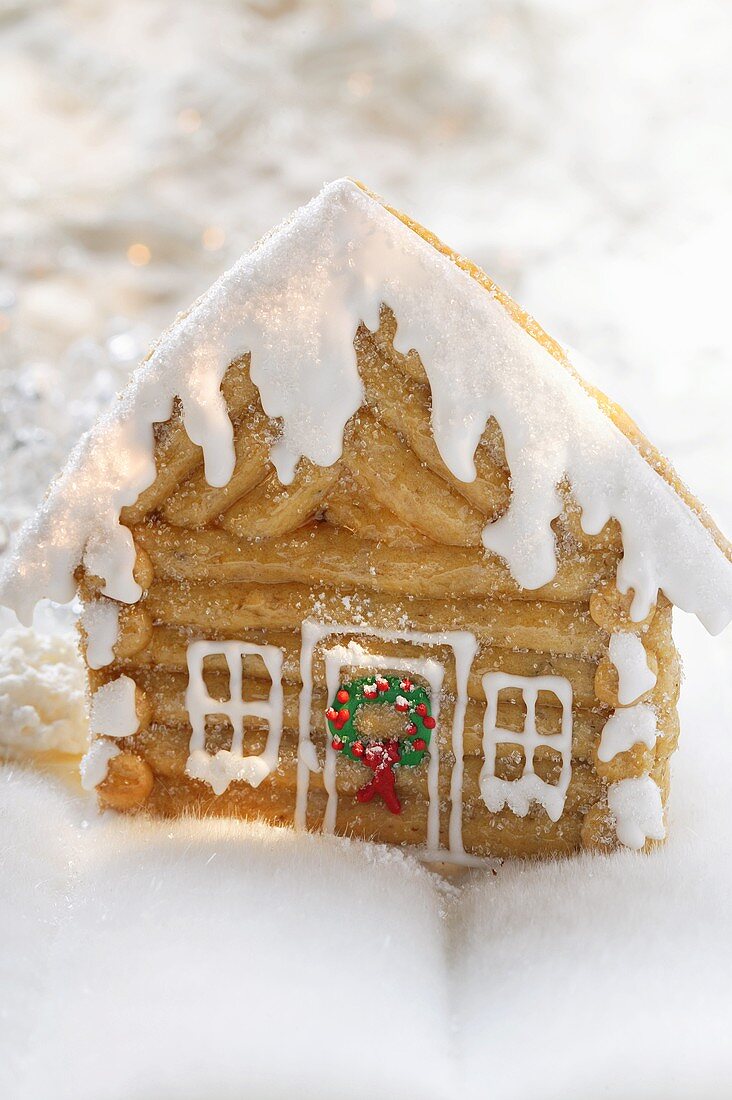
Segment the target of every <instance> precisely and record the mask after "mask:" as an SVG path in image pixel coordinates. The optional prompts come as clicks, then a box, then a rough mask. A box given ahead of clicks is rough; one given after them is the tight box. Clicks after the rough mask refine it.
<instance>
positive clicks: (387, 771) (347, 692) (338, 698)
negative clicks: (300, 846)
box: [325, 676, 436, 814]
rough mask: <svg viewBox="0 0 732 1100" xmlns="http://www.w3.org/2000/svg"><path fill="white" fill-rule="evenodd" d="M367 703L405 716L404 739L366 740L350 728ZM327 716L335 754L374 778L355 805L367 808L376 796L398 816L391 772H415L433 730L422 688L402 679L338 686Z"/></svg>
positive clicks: (372, 679)
mask: <svg viewBox="0 0 732 1100" xmlns="http://www.w3.org/2000/svg"><path fill="white" fill-rule="evenodd" d="M370 703H376V704H379V705H381V706H391V707H393V708H394V710H395V711H396V712H397V714H401V715H403V716H404V721H405V728H404V733H405V735H404V737H403V738H398V739H397V738H388V739H386V740H381V741H380V740H364V738H363V737H362V736H361V735H360V734H359V732H358V730H357V729H356V728H355V724H354V723H355V718H356V715H357V714H358V712H359V711H360V710H361V708H362V707H364V706H366V705H367V704H370ZM325 716H326V718H327V719H328V728H329V730H330V733H331V736H332V741H331V744H332V746H333V748H334V749H335V750H336V752H340V753H342V754H343V756H346V757H348V759H349V760H358V761H360V762H361V763H362V764H365V765H366V767H368V768H371V770H372V771H373V773H374V777H373V779H371V780H370V781H369V782H368V783H367V784H366V786H365V787H363V788H362V789H361V790H360V791H359V792H358V794H357V796H356V797H357V798H358V800H359V802H370V801H371V800H372V799H373V797H374V795H376V794H379V795H381V797H382V798H383V799H384V802H385V803H386V805H387V807H388V808H389V809H390V810H391V812H392V813H396V814H398V813H400V812H401V805H400V803H399V799H398V798H397V795H396V788H395V777H394V770H393V769H394V767H395V766H396V765H397V764H399V765H400V766H402V767H411V768H413V767H416V766H417V765H418V764H421V763H422V761H423V760H424V757H425V754H426V752H427V748H428V746H429V743H430V737H431V734H432V730H433V729H434V728H435V725H436V722H435V719H434V718H433V717H432V714H431V713H430V697H429V694H428V693H427V691H426V690H425V688H423V687H422V686H421V685H419V684H413V683H412V681H411V680H409V679H407V678H405V677H399V676H364V677H362V678H360V679H357V680H350V681H349V682H348V683H345V684H341V686H340V687H339V689H338V691H337V692H336V695H335V698H334V699H333V703H332V705H331V706H330V707H329V708H328V710H327V711H326V712H325Z"/></svg>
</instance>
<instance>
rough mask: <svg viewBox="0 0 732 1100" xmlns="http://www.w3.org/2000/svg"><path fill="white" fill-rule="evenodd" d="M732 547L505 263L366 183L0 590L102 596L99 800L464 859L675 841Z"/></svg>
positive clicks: (74, 470) (95, 709)
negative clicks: (683, 693)
mask: <svg viewBox="0 0 732 1100" xmlns="http://www.w3.org/2000/svg"><path fill="white" fill-rule="evenodd" d="M731 559H732V554H731V551H730V546H729V544H728V543H727V542H726V541H725V539H724V538H723V537H722V535H721V534H720V533H719V531H718V530H717V529H716V528H715V526H714V524H713V523H712V521H711V520H710V519H709V517H708V516H707V515H706V514H705V512H704V510H703V509H702V507H701V506H700V505H699V504H698V502H697V501H696V500H694V498H693V497H692V496H691V495H690V494H689V492H688V491H687V490H686V489H685V488H684V486H683V485H681V484H680V483H679V481H678V479H677V477H676V476H675V474H674V472H673V471H672V469H671V468H670V466H669V465H668V464H667V462H666V461H665V460H664V459H663V458H662V457H661V456H660V455H659V454H658V452H657V451H656V450H655V449H654V448H653V447H652V446H651V444H650V443H649V442H648V441H647V440H646V439H645V438H644V437H643V436H642V435H641V434H640V432H639V431H638V429H637V428H636V427H635V425H634V424H633V423H632V422H631V421H630V420H629V418H628V417H627V416H626V415H625V414H624V413H623V412H622V410H621V409H619V408H618V407H617V406H615V405H613V404H611V403H610V402H609V401H608V400H607V399H606V398H605V397H604V396H603V395H602V394H600V393H598V392H596V391H595V390H593V389H591V388H590V387H589V386H588V385H587V384H586V383H585V382H583V380H582V379H581V378H580V377H579V375H578V374H577V372H576V371H575V370H574V368H573V366H572V364H571V363H570V362H569V360H568V358H567V355H566V354H565V352H564V351H563V350H562V348H561V347H559V345H558V344H556V343H555V342H554V341H553V340H552V339H551V338H550V337H548V336H547V335H546V334H545V333H544V332H543V331H542V330H541V329H540V328H539V326H538V325H537V324H536V323H535V322H534V321H533V320H532V319H531V318H530V317H528V316H527V315H526V314H525V313H523V312H522V311H521V310H520V309H519V308H518V307H517V306H516V305H515V304H514V303H513V302H512V301H511V300H510V299H509V298H508V297H507V296H506V295H505V294H504V293H503V292H502V291H501V290H500V289H499V288H498V287H497V286H496V285H495V284H494V283H493V282H492V281H491V280H490V279H489V278H488V277H487V276H486V275H485V274H483V272H482V271H480V270H478V269H477V268H476V267H474V266H473V265H472V264H470V263H469V262H468V261H466V260H464V259H462V258H461V257H460V256H458V255H456V254H455V253H453V252H451V251H450V250H449V249H448V248H446V247H445V246H444V245H442V244H441V243H440V242H439V241H438V240H436V239H435V238H434V237H433V236H431V235H430V234H429V233H428V232H426V231H425V230H424V229H423V228H421V227H420V226H419V225H417V224H415V223H414V222H413V221H411V220H410V219H409V218H407V217H405V216H404V215H402V214H400V213H398V212H397V211H395V210H392V209H391V208H390V207H388V206H386V205H385V204H384V203H382V202H381V201H380V200H379V199H378V198H377V197H376V196H374V195H372V194H370V193H369V192H368V191H366V190H365V188H363V187H362V186H360V185H358V184H356V183H354V182H351V181H349V180H341V181H338V182H336V183H334V184H331V185H330V186H328V187H326V188H325V189H324V190H323V191H322V193H321V194H320V195H319V196H317V197H316V198H315V199H314V200H313V201H312V202H311V203H310V204H309V205H308V206H306V207H305V208H304V209H303V210H301V211H299V212H298V213H296V214H295V215H294V216H293V217H292V218H291V219H290V220H289V221H287V222H285V223H284V224H283V225H282V226H280V227H279V228H278V229H277V230H275V231H274V232H273V233H272V234H270V235H269V236H268V237H266V238H265V239H264V240H262V241H261V242H260V243H259V244H258V245H257V246H256V247H255V248H254V249H253V250H252V251H251V252H249V253H248V254H247V255H245V256H244V257H243V258H242V259H241V260H240V261H239V263H237V265H236V266H235V267H234V268H232V269H231V270H230V271H229V272H227V273H226V274H225V275H224V276H222V278H221V279H220V280H219V281H218V282H217V283H216V284H215V285H214V286H213V287H212V288H211V289H210V290H209V291H208V293H207V294H205V295H204V296H203V297H202V298H201V299H200V300H199V301H198V302H197V303H196V304H195V305H194V306H193V307H192V308H191V309H190V310H189V311H188V312H187V313H186V314H184V315H182V316H181V317H179V318H178V320H177V321H176V322H175V324H174V325H173V326H172V328H171V329H170V330H169V331H168V332H167V333H166V334H165V335H164V336H163V338H162V339H161V341H160V342H159V343H158V344H157V345H156V346H155V347H154V348H153V349H152V351H151V352H150V354H149V356H148V358H147V359H146V360H145V362H144V363H143V364H142V365H141V366H140V367H139V369H138V370H137V371H136V373H135V374H134V375H133V377H132V380H131V382H130V384H129V386H128V388H127V389H126V390H125V391H124V392H123V393H122V394H121V395H120V396H119V398H118V399H117V401H116V403H115V404H114V407H113V408H112V409H110V411H109V413H108V415H106V416H105V417H104V418H103V419H102V420H101V421H100V422H99V423H98V424H97V425H96V426H95V427H94V428H93V429H92V431H91V432H90V433H89V434H88V435H87V436H86V437H85V438H84V439H82V440H81V442H80V443H79V445H78V446H77V448H76V449H75V451H74V452H73V454H72V455H71V458H70V459H69V462H68V465H67V466H66V468H65V470H64V471H63V472H62V473H61V475H60V476H59V478H58V479H57V481H56V482H55V483H54V484H53V485H52V487H51V489H50V491H49V494H48V496H47V498H46V500H45V502H44V503H43V505H42V507H41V509H40V511H39V512H38V514H37V515H36V517H35V518H34V519H33V520H32V521H31V523H30V524H29V525H28V527H27V528H26V529H25V531H24V532H23V533H22V535H21V537H20V539H19V542H18V546H17V549H16V552H15V555H14V558H13V560H12V561H11V562H10V564H9V566H8V568H7V569H6V572H5V575H4V578H3V581H2V590H1V593H0V595H1V597H2V600H3V602H4V603H6V604H8V605H10V606H12V607H14V608H15V609H16V611H17V612H18V614H19V615H20V617H21V618H22V619H24V620H26V621H27V620H28V618H29V616H30V615H31V614H32V609H33V606H34V604H35V602H36V601H37V600H38V599H39V598H41V597H50V598H52V599H54V600H57V601H61V602H65V601H68V600H70V599H72V598H73V597H74V596H75V595H76V594H77V593H78V594H80V596H81V599H82V601H83V606H84V610H83V614H82V617H81V630H80V636H81V644H82V650H83V654H84V658H85V661H86V664H87V667H88V674H89V688H90V721H91V732H92V741H91V745H90V748H89V751H88V753H87V755H86V757H85V759H84V761H83V765H82V772H83V777H84V783H85V785H86V786H87V787H89V788H96V790H97V792H98V796H99V800H100V802H101V804H102V805H103V806H110V807H114V808H116V809H119V810H127V811H146V812H150V813H154V814H160V815H174V814H180V813H182V812H187V811H193V812H200V813H206V814H227V815H235V816H238V817H245V818H254V817H256V818H263V819H265V820H267V821H269V822H273V823H277V824H282V825H294V826H295V827H297V828H300V829H312V830H322V831H323V832H326V833H338V834H343V835H349V836H355V837H360V838H366V839H376V840H378V841H382V842H387V843H392V844H399V845H409V846H413V847H414V848H415V849H416V850H419V851H421V852H423V853H425V854H427V855H428V856H430V857H436V858H444V859H450V860H454V861H458V862H461V861H462V862H464V861H471V860H474V859H480V858H482V857H495V856H510V855H545V854H551V853H569V852H572V851H574V850H577V849H579V848H581V847H600V848H610V847H612V846H613V845H615V844H617V843H618V842H619V843H621V844H624V845H627V846H630V847H631V848H642V847H644V846H645V845H648V844H651V843H653V842H657V841H660V840H662V839H663V838H664V836H665V834H666V820H665V806H666V802H667V798H668V793H669V764H670V758H671V755H672V753H673V751H674V749H675V747H676V744H677V740H678V734H679V727H678V719H677V713H676V703H677V697H678V692H679V661H678V657H677V653H676V650H675V648H674V643H673V640H672V634H671V616H672V606H673V605H676V606H678V607H680V608H683V609H684V610H686V611H690V612H693V613H695V614H696V615H697V616H698V617H699V618H700V620H701V621H702V622H703V623H704V624H705V625H706V626H707V628H708V629H709V630H710V631H712V632H717V631H719V630H721V629H722V628H723V627H724V626H725V625H726V623H727V622H728V621H729V619H730V618H732V564H731Z"/></svg>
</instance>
